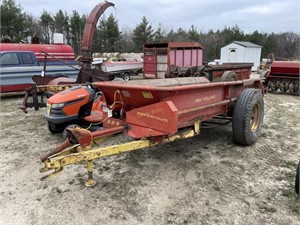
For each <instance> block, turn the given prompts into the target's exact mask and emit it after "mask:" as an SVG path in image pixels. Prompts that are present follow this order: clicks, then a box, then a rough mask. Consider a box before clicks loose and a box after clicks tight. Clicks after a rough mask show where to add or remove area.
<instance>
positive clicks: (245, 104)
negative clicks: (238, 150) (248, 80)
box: [232, 88, 264, 146]
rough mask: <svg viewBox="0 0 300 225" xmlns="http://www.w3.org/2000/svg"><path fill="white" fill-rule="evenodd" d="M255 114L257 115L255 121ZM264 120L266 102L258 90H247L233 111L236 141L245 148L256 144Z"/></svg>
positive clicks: (233, 127) (239, 98) (233, 128)
mask: <svg viewBox="0 0 300 225" xmlns="http://www.w3.org/2000/svg"><path fill="white" fill-rule="evenodd" d="M253 113H255V115H256V114H257V115H256V116H255V117H256V118H254V119H256V121H252V120H253ZM263 118H264V100H263V96H262V94H261V92H260V90H258V89H254V88H248V89H245V90H244V91H243V92H242V94H241V95H240V96H239V97H238V99H237V102H236V105H235V107H234V110H233V118H232V130H233V138H234V140H235V141H236V142H237V143H239V144H241V145H245V146H250V145H252V144H254V143H255V142H256V140H257V139H258V137H259V135H260V133H261V127H262V123H263Z"/></svg>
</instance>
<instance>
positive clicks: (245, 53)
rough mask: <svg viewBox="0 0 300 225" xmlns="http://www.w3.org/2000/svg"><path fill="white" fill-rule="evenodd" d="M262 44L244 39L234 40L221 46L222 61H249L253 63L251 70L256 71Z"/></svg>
mask: <svg viewBox="0 0 300 225" xmlns="http://www.w3.org/2000/svg"><path fill="white" fill-rule="evenodd" d="M261 48H262V46H259V45H256V44H253V43H251V42H246V41H234V42H232V43H231V44H229V45H226V46H224V47H223V48H221V58H220V61H221V62H222V63H226V62H251V63H254V66H253V67H252V71H256V70H257V67H258V66H259V64H260V57H261Z"/></svg>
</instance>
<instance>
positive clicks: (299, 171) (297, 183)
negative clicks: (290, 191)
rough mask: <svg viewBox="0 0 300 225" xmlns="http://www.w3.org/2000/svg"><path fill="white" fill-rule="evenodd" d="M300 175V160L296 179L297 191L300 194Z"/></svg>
mask: <svg viewBox="0 0 300 225" xmlns="http://www.w3.org/2000/svg"><path fill="white" fill-rule="evenodd" d="M299 176H300V161H299V163H298V167H297V172H296V179H295V191H296V193H297V194H298V195H299Z"/></svg>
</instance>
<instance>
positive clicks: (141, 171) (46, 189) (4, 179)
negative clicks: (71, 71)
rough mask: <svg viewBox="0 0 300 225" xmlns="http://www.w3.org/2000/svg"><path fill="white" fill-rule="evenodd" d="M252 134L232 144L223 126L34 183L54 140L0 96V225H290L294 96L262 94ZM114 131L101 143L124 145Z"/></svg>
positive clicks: (299, 152)
mask: <svg viewBox="0 0 300 225" xmlns="http://www.w3.org/2000/svg"><path fill="white" fill-rule="evenodd" d="M264 100H265V118H264V125H263V130H262V135H261V137H260V138H259V140H258V142H257V143H256V144H254V145H253V146H250V147H241V146H239V145H236V144H234V143H233V142H232V130H231V124H228V125H225V126H221V127H218V128H211V129H202V131H201V134H200V135H198V136H196V137H193V138H190V139H186V140H179V141H176V142H173V143H168V144H161V145H158V146H155V147H151V148H147V149H143V150H139V151H136V152H132V153H124V154H119V155H115V156H111V157H107V158H103V159H99V160H96V161H95V164H96V165H95V169H94V177H95V179H96V180H97V181H98V184H97V185H96V186H95V187H92V188H86V187H85V186H84V185H83V183H84V180H85V179H86V169H85V165H84V164H76V165H71V166H68V167H66V168H65V169H64V171H63V172H62V173H60V174H59V175H57V176H55V177H53V178H51V179H49V180H46V181H40V178H41V177H42V174H40V173H39V169H40V168H41V167H42V166H43V164H42V163H41V162H40V160H39V157H40V156H41V155H43V154H44V153H46V152H48V151H50V150H52V149H53V147H55V145H57V144H58V143H60V142H62V141H63V140H62V137H61V135H59V134H57V135H53V134H50V133H49V131H48V130H47V126H46V121H45V120H44V118H43V114H44V111H45V110H44V109H41V110H39V111H33V110H30V112H29V113H28V114H24V113H23V112H22V111H21V110H19V109H18V106H19V104H21V101H22V98H21V96H17V97H6V98H2V99H1V102H0V106H1V112H0V120H1V130H0V135H1V144H0V149H1V150H0V151H1V158H0V165H1V167H0V168H1V169H0V179H1V186H0V206H1V207H0V224H3V225H10V224H22V225H29V224H30V225H31V224H32V225H39V224H41V225H48V224H49V225H50V224H64V225H68V224H78V225H81V224H84V225H86V224H130V225H135V224H149V225H152V224H276V225H277V224H286V225H292V224H294V225H296V224H300V222H299V221H300V213H299V208H300V203H299V198H298V197H297V196H296V194H295V193H294V187H293V185H294V178H295V169H296V164H297V162H298V160H299V159H300V146H299V140H300V114H299V110H300V99H299V97H296V96H290V95H281V94H267V95H266V96H265V98H264ZM128 140H129V139H128V138H127V137H125V136H124V135H123V134H120V135H115V136H114V137H113V138H111V139H109V140H107V144H114V143H119V142H125V141H128Z"/></svg>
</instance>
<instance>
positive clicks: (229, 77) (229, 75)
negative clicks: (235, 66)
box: [221, 71, 237, 81]
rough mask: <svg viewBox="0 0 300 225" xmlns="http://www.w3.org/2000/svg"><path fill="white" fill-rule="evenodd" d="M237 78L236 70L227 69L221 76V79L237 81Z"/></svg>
mask: <svg viewBox="0 0 300 225" xmlns="http://www.w3.org/2000/svg"><path fill="white" fill-rule="evenodd" d="M235 80H237V77H236V74H235V72H232V71H225V72H224V73H223V74H222V76H221V81H235Z"/></svg>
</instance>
